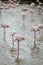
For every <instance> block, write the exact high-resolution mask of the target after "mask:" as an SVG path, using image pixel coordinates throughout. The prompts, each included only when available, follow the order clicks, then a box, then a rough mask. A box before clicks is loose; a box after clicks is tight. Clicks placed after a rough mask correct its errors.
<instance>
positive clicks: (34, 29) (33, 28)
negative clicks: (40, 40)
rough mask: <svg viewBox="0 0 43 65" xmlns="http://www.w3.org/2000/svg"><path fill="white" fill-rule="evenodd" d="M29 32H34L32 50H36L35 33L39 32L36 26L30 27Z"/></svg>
mask: <svg viewBox="0 0 43 65" xmlns="http://www.w3.org/2000/svg"><path fill="white" fill-rule="evenodd" d="M31 31H33V32H34V47H33V48H36V32H37V31H39V28H38V26H32V28H31Z"/></svg>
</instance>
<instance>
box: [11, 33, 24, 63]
mask: <svg viewBox="0 0 43 65" xmlns="http://www.w3.org/2000/svg"><path fill="white" fill-rule="evenodd" d="M12 36H13V39H12V42H13V41H14V42H16V41H17V42H18V54H17V59H16V62H19V47H20V45H19V43H20V42H21V41H23V40H25V37H23V36H22V35H20V34H18V33H17V32H14V33H13V35H12ZM14 42H13V43H12V44H13V46H14Z"/></svg>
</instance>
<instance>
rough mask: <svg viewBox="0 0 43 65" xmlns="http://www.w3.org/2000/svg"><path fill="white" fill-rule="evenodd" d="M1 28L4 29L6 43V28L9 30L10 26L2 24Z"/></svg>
mask: <svg viewBox="0 0 43 65" xmlns="http://www.w3.org/2000/svg"><path fill="white" fill-rule="evenodd" d="M1 27H2V28H4V41H5V38H6V28H9V25H6V24H1Z"/></svg>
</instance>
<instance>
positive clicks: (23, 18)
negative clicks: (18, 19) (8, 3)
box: [21, 12, 26, 21]
mask: <svg viewBox="0 0 43 65" xmlns="http://www.w3.org/2000/svg"><path fill="white" fill-rule="evenodd" d="M21 16H22V20H23V21H24V20H25V16H26V14H25V12H22V13H21Z"/></svg>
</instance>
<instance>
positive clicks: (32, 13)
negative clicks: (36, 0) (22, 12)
mask: <svg viewBox="0 0 43 65" xmlns="http://www.w3.org/2000/svg"><path fill="white" fill-rule="evenodd" d="M29 11H30V14H31V22H33V21H34V18H33V16H34V10H33V9H31V8H30V10H29Z"/></svg>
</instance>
